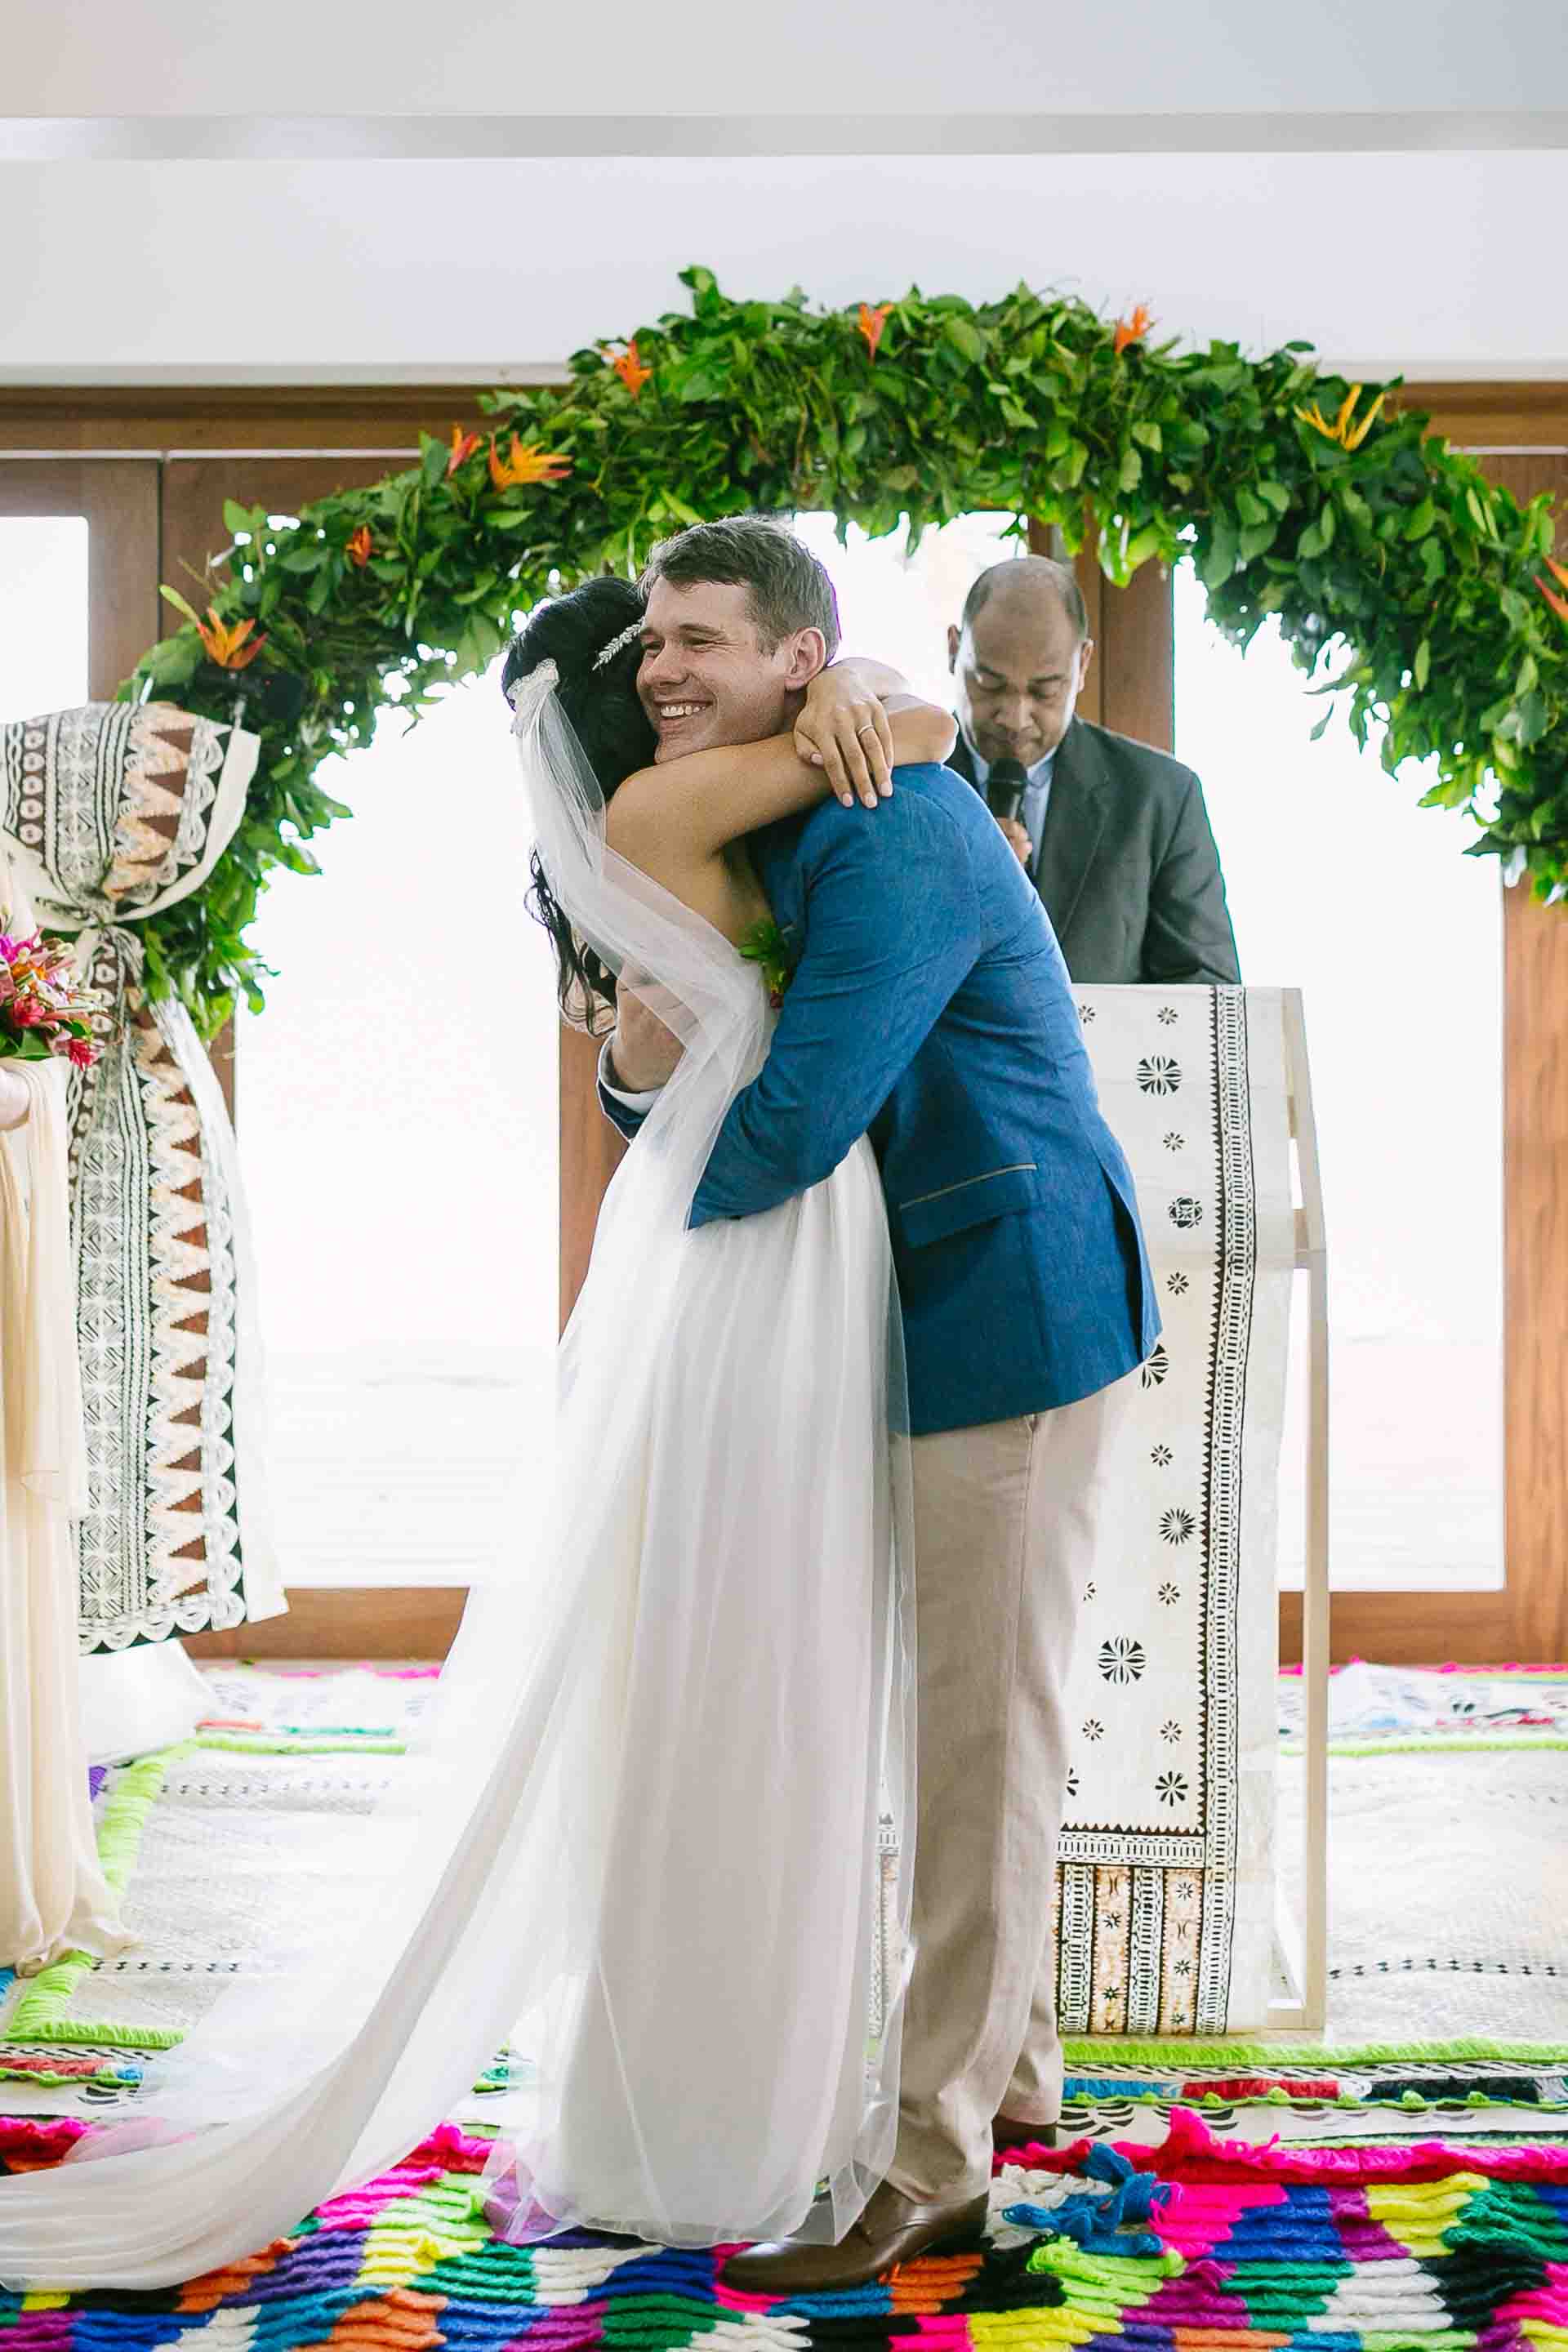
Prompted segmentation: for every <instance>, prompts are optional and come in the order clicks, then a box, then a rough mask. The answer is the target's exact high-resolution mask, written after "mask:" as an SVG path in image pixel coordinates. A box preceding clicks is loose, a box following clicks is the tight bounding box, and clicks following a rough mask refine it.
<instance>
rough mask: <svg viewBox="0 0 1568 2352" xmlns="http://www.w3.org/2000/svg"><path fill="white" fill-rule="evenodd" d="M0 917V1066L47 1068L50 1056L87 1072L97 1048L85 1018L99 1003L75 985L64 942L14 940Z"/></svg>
mask: <svg viewBox="0 0 1568 2352" xmlns="http://www.w3.org/2000/svg"><path fill="white" fill-rule="evenodd" d="M5 920H6V919H5V916H4V914H0V1062H6V1061H9V1062H47V1060H48V1058H49V1056H50V1055H51V1054H58V1055H63V1056H64V1058H65V1059H66V1060H67V1061H68V1062H72V1063H74V1064H75V1065H76V1067H77V1068H78V1069H79V1070H85V1069H86V1068H88V1067H89V1065H90V1064H91V1063H93V1062H96V1061H97V1059H98V1057H99V1053H100V1048H99V1047H98V1046H97V1045H94V1044H93V1042H92V1024H91V1021H90V1018H89V1015H90V1014H92V1013H95V1012H96V1011H97V1010H98V1008H99V1006H100V1003H101V1002H102V1000H101V999H100V998H99V997H96V996H89V995H87V994H85V993H84V992H83V991H82V990H81V989H80V987H79V985H78V983H77V975H76V966H75V963H74V961H73V960H72V955H71V950H70V949H69V947H68V946H67V944H66V942H65V941H64V940H57V939H50V938H47V937H46V936H45V934H44V933H43V932H42V931H34V932H32V933H31V934H30V935H29V937H27V938H26V939H16V938H14V937H13V935H12V934H11V933H10V932H9V931H8V930H7V929H6V928H5Z"/></svg>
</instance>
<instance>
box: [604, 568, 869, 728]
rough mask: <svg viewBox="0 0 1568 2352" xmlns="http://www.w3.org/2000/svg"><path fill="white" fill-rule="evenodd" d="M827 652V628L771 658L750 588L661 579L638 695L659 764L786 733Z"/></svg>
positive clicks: (796, 639) (650, 611) (651, 604)
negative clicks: (824, 635) (653, 735)
mask: <svg viewBox="0 0 1568 2352" xmlns="http://www.w3.org/2000/svg"><path fill="white" fill-rule="evenodd" d="M825 656H826V646H824V644H823V640H822V636H821V634H820V632H819V631H818V630H816V629H800V630H797V631H796V632H795V635H793V636H789V637H784V638H782V639H781V640H780V642H779V643H778V645H776V646H774V647H773V650H772V651H771V652H769V651H768V650H767V648H766V647H765V646H764V645H763V639H762V636H761V635H760V634H759V632H758V629H757V625H756V623H755V621H754V620H753V619H752V609H751V592H750V590H749V589H747V588H746V587H744V586H742V585H738V584H734V583H731V582H728V581H721V580H698V581H693V582H692V583H690V584H689V585H687V586H683V587H677V586H675V585H674V584H673V583H671V582H670V581H668V580H658V581H656V582H655V583H654V585H653V588H652V590H651V592H650V593H649V596H648V600H647V623H646V625H645V626H644V629H643V657H642V667H641V668H640V669H639V670H638V672H637V693H638V695H639V697H640V698H641V701H642V706H643V709H645V710H646V711H647V715H648V717H649V719H652V721H653V724H654V729H655V731H656V732H657V734H658V752H657V753H656V755H655V756H656V758H657V759H659V760H678V759H680V758H682V757H683V756H684V754H685V753H687V752H688V751H711V750H712V749H713V748H714V747H715V746H716V745H718V744H721V743H755V742H759V741H760V740H762V738H763V736H765V735H777V734H779V733H781V732H782V731H783V730H784V728H785V727H787V726H788V725H789V724H790V721H791V719H792V718H793V716H794V708H795V698H796V697H797V696H798V695H800V694H801V693H802V692H803V691H804V689H805V688H806V687H807V686H808V685H809V684H810V682H811V680H812V678H813V677H816V672H817V671H818V670H819V669H820V668H821V667H822V665H823V660H824V658H825Z"/></svg>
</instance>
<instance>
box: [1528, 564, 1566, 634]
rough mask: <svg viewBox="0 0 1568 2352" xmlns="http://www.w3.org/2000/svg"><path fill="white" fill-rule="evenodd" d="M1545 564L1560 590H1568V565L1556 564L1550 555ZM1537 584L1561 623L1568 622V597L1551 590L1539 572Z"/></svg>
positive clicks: (1536, 579)
mask: <svg viewBox="0 0 1568 2352" xmlns="http://www.w3.org/2000/svg"><path fill="white" fill-rule="evenodd" d="M1545 563H1546V569H1547V570H1548V572H1551V574H1552V578H1553V580H1555V581H1556V583H1557V586H1558V587H1559V588H1568V564H1563V563H1554V562H1552V558H1551V556H1550V555H1549V556H1547V557H1546V558H1545ZM1535 584H1536V586H1537V587H1538V588H1539V589H1540V591H1541V593H1542V595H1543V596H1544V597H1545V599H1546V601H1547V603H1548V604H1550V605H1551V607H1552V611H1553V612H1554V613H1555V614H1556V615H1557V617H1558V619H1559V620H1560V621H1568V596H1560V595H1559V594H1558V593H1557V589H1556V588H1549V587H1548V586H1547V584H1546V583H1545V581H1544V580H1543V579H1542V576H1541V574H1540V572H1537V573H1536V575H1535Z"/></svg>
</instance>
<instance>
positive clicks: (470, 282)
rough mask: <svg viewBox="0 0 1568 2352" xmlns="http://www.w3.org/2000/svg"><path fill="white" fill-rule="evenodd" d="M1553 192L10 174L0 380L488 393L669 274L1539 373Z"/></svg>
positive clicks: (1460, 186) (1564, 361)
mask: <svg viewBox="0 0 1568 2352" xmlns="http://www.w3.org/2000/svg"><path fill="white" fill-rule="evenodd" d="M1373 13H1375V12H1373ZM1565 194H1568V165H1565V163H1564V161H1563V158H1562V157H1561V156H1559V155H1557V154H1554V153H1546V152H1520V153H1504V152H1491V153H1467V154H1394V155H1390V154H1360V155H1345V156H1341V157H1337V158H1327V157H1323V156H1319V155H1307V154H1289V153H1275V154H1226V155H1195V154H1187V155H1165V156H1161V155H1121V156H1105V155H1100V156H1094V155H1083V156H1074V157H1060V156H1057V157H1049V156H1046V157H1041V156H1019V155H1011V156H998V157H990V158H984V157H983V158H975V157H958V156H945V157H939V158H930V157H927V158H921V159H913V160H911V159H909V158H899V157H875V158H870V159H855V158H847V157H816V158H810V157H795V158H785V159H779V158H759V159H752V160H750V161H712V160H710V161H706V162H704V161H700V160H697V161H693V160H679V159H676V160H672V159H662V160H651V161H647V160H645V161H637V160H630V159H626V158H604V159H594V160H583V159H563V160H555V161H537V160H527V161H513V162H489V163H485V162H479V161H468V162H417V163H416V162H399V163H387V162H375V163H310V164H289V163H229V164H223V163H53V164H22V163H12V164H8V165H0V252H3V253H4V254H5V299H4V301H3V302H0V380H10V381H27V380H31V381H34V382H48V381H55V382H61V381H64V382H82V383H86V382H92V381H95V380H110V381H112V380H114V379H116V378H118V379H120V380H121V381H136V382H149V381H157V380H158V379H159V378H163V379H164V380H171V379H172V380H177V381H187V382H188V381H204V380H205V381H213V380H215V379H216V380H221V379H222V378H223V377H224V376H225V375H229V376H235V375H237V376H241V377H244V378H247V379H250V380H254V381H266V380H268V378H270V379H272V380H275V381H276V380H279V378H281V379H283V380H287V379H288V378H289V376H290V375H293V376H297V377H304V378H308V379H311V380H315V381H321V380H323V379H330V378H333V377H350V378H352V377H354V376H359V377H372V378H378V379H381V380H383V381H384V380H387V379H388V378H395V377H398V376H402V377H405V378H425V379H429V378H433V377H434V378H449V379H455V380H458V381H463V382H469V383H489V382H500V381H502V380H504V379H505V378H506V377H507V376H508V375H510V374H513V373H519V372H522V371H526V370H528V369H530V368H537V367H539V366H553V365H557V364H559V362H561V361H562V360H563V359H564V357H565V356H566V355H567V354H568V353H569V352H572V351H573V350H574V349H576V348H577V347H579V346H580V345H583V344H584V343H588V342H591V341H595V340H596V339H598V338H601V337H605V336H610V335H615V334H620V333H627V332H629V331H631V330H632V329H633V328H635V327H636V326H637V324H638V323H639V322H640V321H643V320H649V319H651V318H654V317H656V316H657V315H658V313H659V312H660V311H661V310H665V309H667V308H680V307H683V306H684V302H685V295H684V292H683V289H681V288H680V287H679V284H678V283H677V278H676V273H677V271H678V270H679V268H681V267H682V265H683V264H685V263H687V262H689V261H694V260H701V261H705V262H707V263H709V264H710V266H711V267H712V268H715V269H716V270H717V271H718V272H719V276H720V279H721V283H722V284H723V285H724V286H725V287H726V289H728V290H730V291H731V292H734V293H742V294H755V295H773V296H776V295H780V294H782V293H784V291H785V290H786V289H788V288H789V287H790V286H791V285H793V284H795V283H796V282H799V283H800V284H802V285H803V286H805V289H807V291H808V293H810V294H811V296H812V297H813V298H814V299H820V300H823V301H826V302H830V303H844V302H850V301H855V300H858V299H861V298H862V297H871V298H879V297H881V296H884V295H886V294H889V293H898V292H901V291H903V290H904V289H906V288H907V287H908V286H909V285H910V282H911V281H914V282H918V283H919V284H920V285H921V286H922V287H923V288H924V289H925V290H926V291H928V292H939V291H946V290H953V291H958V292H962V293H963V294H966V295H968V296H970V297H971V298H974V299H979V298H983V297H988V296H994V295H996V294H998V293H1000V292H1002V291H1004V290H1005V289H1006V288H1008V287H1009V286H1012V285H1015V284H1016V283H1017V281H1018V280H1019V279H1020V278H1025V279H1026V280H1027V281H1028V282H1029V283H1030V284H1031V285H1035V286H1047V285H1053V284H1054V285H1058V286H1062V287H1068V288H1074V289H1078V290H1079V291H1081V292H1082V293H1084V294H1085V295H1086V296H1087V297H1088V299H1089V300H1090V301H1091V302H1093V303H1095V304H1097V305H1101V306H1103V307H1104V308H1106V309H1107V310H1121V309H1123V308H1125V307H1126V306H1127V305H1128V304H1130V303H1131V302H1134V301H1138V300H1148V301H1150V302H1151V303H1152V306H1153V309H1154V310H1155V312H1156V314H1157V316H1158V318H1159V320H1160V321H1161V323H1162V328H1163V331H1168V332H1171V333H1175V334H1180V335H1183V336H1189V337H1196V338H1199V339H1203V340H1206V339H1207V337H1208V336H1210V335H1214V334H1217V335H1224V336H1230V337H1233V338H1235V339H1236V340H1237V341H1239V342H1240V343H1242V344H1243V345H1244V346H1245V347H1247V348H1248V349H1251V350H1258V349H1264V348H1268V347H1270V346H1272V345H1274V344H1277V343H1279V342H1282V341H1286V340H1288V339H1289V337H1291V336H1296V335H1304V336H1308V337H1310V338H1311V339H1313V340H1314V341H1316V342H1317V343H1318V345H1319V347H1320V349H1321V352H1323V353H1324V355H1325V357H1326V359H1327V360H1328V361H1330V362H1331V363H1333V364H1334V365H1337V366H1342V367H1344V368H1346V369H1348V370H1351V371H1352V372H1353V373H1388V372H1391V371H1394V370H1403V371H1404V372H1405V373H1408V374H1412V375H1428V376H1431V375H1444V374H1451V373H1458V374H1464V373H1472V374H1485V375H1493V374H1495V375H1521V376H1531V375H1534V376H1543V375H1552V374H1564V373H1568V306H1565V305H1564V304H1563V303H1562V302H1561V301H1558V300H1557V299H1554V298H1553V296H1552V292H1551V281H1550V275H1548V278H1544V279H1543V278H1542V267H1543V261H1544V258H1545V257H1546V256H1548V255H1549V254H1550V252H1551V251H1552V239H1553V237H1554V236H1555V235H1556V225H1557V224H1559V223H1560V222H1561V221H1562V219H1563V215H1564V195H1565Z"/></svg>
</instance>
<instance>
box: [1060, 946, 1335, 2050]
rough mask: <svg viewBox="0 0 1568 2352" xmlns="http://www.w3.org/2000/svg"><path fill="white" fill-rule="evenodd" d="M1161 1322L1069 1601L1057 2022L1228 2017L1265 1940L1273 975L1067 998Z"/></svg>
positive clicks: (1276, 1044) (1282, 1109)
mask: <svg viewBox="0 0 1568 2352" xmlns="http://www.w3.org/2000/svg"><path fill="white" fill-rule="evenodd" d="M1076 994H1077V1002H1078V1008H1079V1020H1080V1022H1081V1024H1082V1028H1083V1036H1084V1042H1085V1045H1086V1046H1087V1047H1088V1050H1089V1059H1090V1062H1091V1064H1092V1066H1093V1069H1094V1076H1095V1081H1096V1085H1097V1087H1098V1089H1099V1094H1100V1108H1101V1110H1102V1111H1103V1113H1104V1116H1105V1118H1106V1121H1107V1123H1108V1124H1109V1126H1110V1129H1111V1132H1112V1133H1113V1134H1114V1135H1115V1137H1116V1139H1117V1140H1118V1142H1119V1143H1120V1144H1121V1148H1122V1150H1123V1151H1124V1152H1125V1153H1126V1155H1127V1159H1128V1161H1129V1163H1130V1165H1131V1171H1132V1175H1133V1179H1134V1181H1135V1184H1136V1186H1137V1192H1138V1202H1139V1208H1140V1212H1141V1215H1142V1224H1143V1231H1144V1235H1145V1239H1146V1242H1147V1246H1148V1252H1149V1259H1150V1264H1151V1265H1152V1270H1153V1277H1154V1286H1155V1296H1156V1299H1157V1302H1158V1306H1159V1310H1160V1318H1161V1323H1162V1326H1163V1328H1162V1333H1161V1338H1160V1340H1159V1343H1158V1345H1157V1346H1156V1347H1155V1349H1154V1350H1153V1352H1152V1355H1151V1356H1150V1357H1149V1359H1148V1360H1147V1361H1146V1362H1145V1363H1144V1365H1143V1366H1142V1370H1141V1373H1140V1376H1139V1380H1138V1382H1137V1383H1136V1386H1135V1388H1134V1390H1133V1392H1132V1398H1131V1408H1130V1410H1129V1412H1128V1413H1127V1415H1126V1417H1125V1419H1124V1421H1123V1423H1122V1424H1121V1429H1120V1430H1119V1432H1118V1434H1117V1438H1116V1442H1115V1445H1114V1449H1113V1452H1112V1454H1111V1456H1110V1460H1109V1462H1108V1465H1107V1469H1106V1506H1107V1519H1106V1535H1105V1539H1104V1542H1103V1544H1102V1547H1101V1550H1100V1558H1099V1559H1097V1561H1096V1563H1095V1565H1094V1568H1093V1570H1092V1571H1091V1573H1090V1576H1089V1580H1088V1581H1087V1583H1086V1586H1085V1589H1084V1591H1082V1592H1081V1593H1080V1594H1079V1630H1078V1640H1077V1646H1076V1650H1075V1654H1074V1662H1073V1667H1072V1673H1071V1676H1070V1679H1069V1683H1068V1731H1069V1751H1068V1753H1069V1769H1068V1793H1067V1807H1066V1814H1065V1819H1064V1824H1063V1829H1062V1833H1061V1840H1060V1843H1059V1846H1058V1856H1059V1859H1058V1874H1057V1924H1058V1940H1057V1952H1058V2021H1059V2024H1060V2029H1061V2031H1062V2032H1063V2033H1064V2034H1072V2035H1084V2034H1100V2033H1106V2034H1134V2035H1152V2034H1159V2035H1176V2036H1180V2035H1187V2034H1194V2035H1198V2034H1216V2033H1226V2032H1249V2031H1253V2030H1256V2029H1257V2028H1258V2027H1259V2026H1261V2025H1262V2024H1264V2023H1265V2022H1266V2020H1267V2012H1268V2000H1269V1997H1270V1990H1271V1982H1272V1960H1273V1948H1274V1903H1275V1894H1274V1856H1273V1811H1274V1768H1275V1756H1276V1749H1277V1728H1276V1718H1275V1714H1274V1685H1275V1674H1276V1668H1277V1664H1278V1602H1277V1498H1278V1486H1279V1444H1280V1436H1281V1430H1282V1423H1283V1413H1284V1394H1285V1371H1286V1346H1287V1336H1288V1328H1289V1301H1290V1280H1291V1272H1292V1268H1293V1265H1294V1258H1295V1215H1294V1209H1293V1205H1292V1200H1291V1189H1290V1155H1289V1103H1288V1095H1287V1088H1286V1075H1285V1047H1284V1023H1283V1001H1282V994H1281V992H1280V991H1279V990H1277V989H1248V990H1243V989H1239V988H1173V989H1162V988H1157V987H1154V988H1151V987H1137V988H1131V987H1130V988H1110V987H1106V988H1090V987H1083V988H1079V990H1078V991H1077V992H1076Z"/></svg>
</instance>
